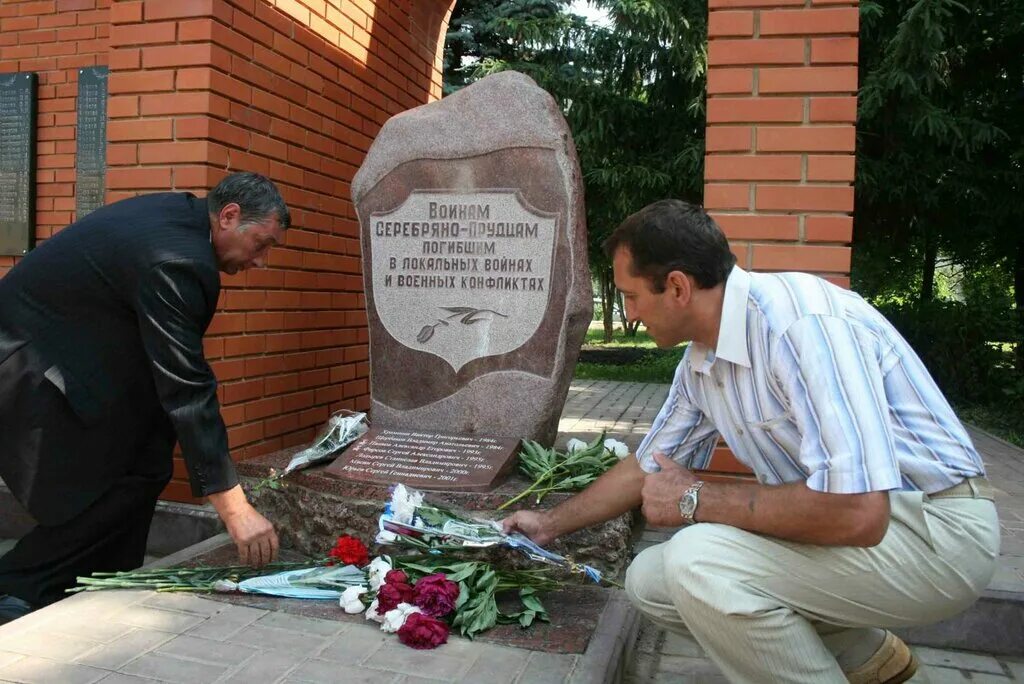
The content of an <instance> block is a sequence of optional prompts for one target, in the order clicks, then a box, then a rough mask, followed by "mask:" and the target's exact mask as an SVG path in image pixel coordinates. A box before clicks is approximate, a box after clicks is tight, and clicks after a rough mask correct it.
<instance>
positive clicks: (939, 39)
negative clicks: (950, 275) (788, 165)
mask: <svg viewBox="0 0 1024 684" xmlns="http://www.w3.org/2000/svg"><path fill="white" fill-rule="evenodd" d="M861 15H862V24H861V35H860V69H861V74H860V80H861V85H862V87H861V92H860V97H859V113H858V114H859V120H858V124H857V130H858V145H857V183H856V193H857V211H856V213H855V230H854V243H855V249H854V252H853V256H854V266H853V285H854V288H855V289H856V290H858V291H859V292H861V293H863V294H865V295H866V296H868V297H871V298H878V297H880V298H883V299H889V300H899V299H904V300H910V299H925V300H927V299H931V298H932V297H933V296H935V295H936V294H940V293H937V292H936V290H935V289H934V288H933V287H932V283H933V282H935V281H934V280H933V278H932V276H933V275H934V274H935V269H936V266H937V264H938V263H939V262H940V261H944V262H946V263H949V264H950V265H951V266H952V268H953V270H954V271H967V272H970V271H976V270H985V269H987V270H988V272H989V274H990V275H991V276H992V278H994V279H995V280H996V281H998V282H1000V283H1003V284H1005V283H1007V282H1010V281H1012V280H1013V279H1014V277H1015V274H1016V278H1017V282H1016V298H1017V308H1018V311H1020V310H1022V309H1024V307H1022V303H1024V292H1021V289H1022V288H1021V285H1022V283H1024V263H1022V260H1024V231H1022V230H1021V229H1020V226H1021V224H1022V222H1024V203H1021V202H1020V201H1019V199H1018V198H1019V197H1020V194H1021V191H1022V189H1024V171H1022V162H1024V117H1021V116H1020V112H1021V109H1022V107H1024V3H1021V2H1019V1H1018V0H978V1H977V2H972V3H963V4H962V3H960V2H956V1H954V0H893V1H892V2H885V3H881V2H875V1H870V2H863V3H861ZM992 267H996V268H998V269H999V270H1000V271H1001V274H996V273H993V272H992ZM974 280H975V281H977V280H978V279H977V278H975V279H974ZM1005 291H1006V290H1004V292H1005Z"/></svg>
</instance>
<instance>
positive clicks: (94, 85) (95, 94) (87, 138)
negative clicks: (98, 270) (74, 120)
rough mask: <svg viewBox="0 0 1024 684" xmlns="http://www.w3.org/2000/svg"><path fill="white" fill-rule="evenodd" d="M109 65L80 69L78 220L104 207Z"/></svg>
mask: <svg viewBox="0 0 1024 684" xmlns="http://www.w3.org/2000/svg"><path fill="white" fill-rule="evenodd" d="M109 74H110V70H109V69H108V68H107V67H86V68H84V69H79V70H78V127H77V128H76V131H75V136H76V139H77V141H78V147H77V151H76V154H75V219H76V220H78V219H81V218H82V217H83V216H85V215H86V214H88V213H89V212H91V211H93V210H94V209H99V208H100V207H102V206H103V204H104V202H103V200H104V191H105V189H106V183H105V179H106V175H107V77H108V76H109Z"/></svg>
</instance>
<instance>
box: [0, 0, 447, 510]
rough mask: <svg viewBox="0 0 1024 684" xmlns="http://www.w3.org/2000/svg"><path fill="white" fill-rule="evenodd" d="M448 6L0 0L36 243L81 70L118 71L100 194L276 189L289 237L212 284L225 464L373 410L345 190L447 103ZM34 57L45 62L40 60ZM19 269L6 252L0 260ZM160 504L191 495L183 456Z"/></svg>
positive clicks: (62, 204)
mask: <svg viewBox="0 0 1024 684" xmlns="http://www.w3.org/2000/svg"><path fill="white" fill-rule="evenodd" d="M97 3H100V4H102V11H98V10H97V9H96V5H97ZM452 4H453V3H452V2H451V1H450V0H436V1H435V2H423V1H421V0H415V2H414V1H413V0H397V1H394V2H386V3H379V5H378V4H375V3H373V2H370V1H369V0H301V1H300V0H275V1H271V0H230V1H229V0H173V1H171V0H120V1H117V2H114V3H113V5H112V6H111V5H110V3H109V0H51V1H49V2H9V0H3V5H2V6H0V21H3V22H4V23H3V24H0V28H2V29H3V33H2V37H3V47H2V48H0V49H2V50H3V52H0V69H2V70H4V71H17V70H35V71H39V72H42V73H40V83H41V89H40V106H39V111H40V115H41V120H40V131H39V141H40V143H39V145H40V150H39V174H40V175H39V177H40V190H39V213H38V218H39V222H40V228H39V233H40V236H41V237H42V238H45V237H46V236H48V235H50V234H51V233H52V232H53V231H54V230H57V229H59V228H61V227H63V226H64V225H66V224H67V223H70V222H71V221H72V220H73V218H74V217H73V215H72V214H73V210H74V185H73V184H74V153H75V141H74V123H75V95H76V93H77V89H76V84H75V83H74V82H73V78H74V76H75V75H76V73H77V72H76V71H75V69H77V68H78V67H79V66H83V65H86V64H106V65H108V66H109V67H110V71H111V75H110V80H109V94H110V99H109V101H108V117H109V121H108V128H107V136H108V173H107V199H108V201H114V200H117V199H121V198H123V197H127V196H132V195H135V194H139V193H146V192H155V191H161V190H168V189H173V190H189V191H193V192H196V193H197V194H200V195H202V194H205V193H206V191H207V190H208V189H209V188H211V187H212V186H213V185H214V184H216V182H217V181H218V180H220V179H221V178H223V177H224V175H225V174H227V173H230V172H234V171H257V172H260V173H263V174H266V175H268V176H269V177H270V178H272V179H273V180H274V181H275V182H276V183H277V184H278V186H279V187H280V188H281V189H282V191H283V194H284V196H285V200H286V201H287V202H288V204H289V206H290V208H291V210H292V224H293V227H292V228H291V229H290V230H289V231H288V233H287V238H286V242H285V245H284V246H282V247H278V248H276V249H274V250H272V251H271V253H270V256H269V263H268V267H267V268H266V269H261V270H258V271H252V272H249V273H245V274H239V275H236V276H225V277H224V278H223V285H224V287H223V290H222V295H221V302H220V310H219V312H218V314H217V316H216V317H215V318H214V321H213V323H212V324H211V327H210V330H209V332H208V335H207V338H206V342H205V347H206V355H207V358H208V359H209V360H210V362H211V365H212V366H213V368H214V371H215V372H216V374H217V377H218V379H219V380H220V397H221V401H222V405H223V415H224V419H225V422H226V423H227V425H228V434H229V440H230V444H231V448H232V455H233V456H234V457H235V458H236V459H244V458H249V457H252V456H255V455H259V454H262V453H265V452H268V451H274V450H277V449H280V448H283V447H288V446H292V445H296V444H302V443H305V442H308V441H309V440H310V439H311V438H312V436H313V433H314V431H315V429H316V428H317V427H318V426H320V425H322V424H323V423H324V421H325V420H326V418H327V417H328V415H329V414H330V412H332V411H335V410H337V409H339V408H356V409H363V408H367V407H368V405H369V388H368V375H369V365H368V362H367V359H368V349H367V329H366V312H365V301H364V298H363V295H362V289H363V287H362V275H361V271H360V267H361V266H360V260H359V232H358V223H357V221H356V215H355V211H354V209H353V207H352V204H351V201H350V199H349V184H350V182H351V180H352V176H353V175H354V174H355V171H356V169H357V168H358V166H359V164H360V163H361V162H362V159H363V157H364V155H365V154H366V151H367V150H368V149H369V146H370V143H371V142H372V140H373V138H374V136H375V135H376V133H377V131H378V130H379V129H380V126H381V125H382V124H383V123H384V121H386V120H387V119H388V118H389V117H390V116H392V115H393V114H396V113H398V112H400V111H403V110H405V109H409V108H411V107H414V106H417V105H419V104H422V103H424V102H427V101H429V100H430V99H435V98H437V97H439V96H440V92H441V74H440V55H441V47H443V46H442V45H441V44H439V38H441V37H442V36H443V35H444V30H445V28H446V25H447V18H448V16H449V15H450V12H451V5H452ZM108 7H109V10H108V9H107V8H108ZM30 17H37V18H35V19H33V18H30ZM44 21H46V22H68V23H67V25H68V26H73V27H76V28H78V27H81V29H80V32H79V33H74V34H65V33H59V31H60V29H54V30H50V31H49V32H45V33H38V31H39V30H40V29H44V28H47V27H46V26H45V24H43V22H44ZM8 22H13V23H8ZM60 25H61V26H63V25H64V24H63V23H62V24H60ZM85 27H88V30H89V31H91V40H92V42H88V41H86V39H85V33H86V29H85ZM79 35H81V36H83V37H81V38H78V37H73V36H79ZM108 36H109V40H108ZM32 40H35V41H36V42H35V43H30V42H29V41H32ZM58 40H59V41H60V42H59V44H58V42H57V41H58ZM69 41H71V42H69ZM74 41H78V42H77V43H76V42H74ZM27 45H32V46H37V47H32V48H31V49H27V48H25V47H23V46H27ZM10 46H17V47H10ZM9 49H10V50H17V51H14V52H10V53H8V50H9ZM54 51H57V52H54ZM44 55H45V56H46V59H47V60H49V61H46V62H41V61H36V60H38V59H39V58H40V57H43V56H44ZM61 55H67V56H65V57H62V56H61ZM62 59H65V60H67V63H66V64H62V63H61V60H62ZM45 70H50V71H45ZM51 169H52V171H51ZM0 259H2V257H0ZM12 264H13V261H12V260H8V261H6V262H4V261H0V269H3V270H6V269H8V268H9V267H10V266H11V265H12ZM165 498H171V499H177V500H189V496H188V487H187V480H186V473H185V470H184V467H183V464H182V463H181V461H180V459H176V462H175V480H174V481H173V482H172V483H171V485H170V486H169V487H168V490H167V491H166V492H165Z"/></svg>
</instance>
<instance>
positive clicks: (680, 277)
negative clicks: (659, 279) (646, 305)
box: [665, 271, 693, 306]
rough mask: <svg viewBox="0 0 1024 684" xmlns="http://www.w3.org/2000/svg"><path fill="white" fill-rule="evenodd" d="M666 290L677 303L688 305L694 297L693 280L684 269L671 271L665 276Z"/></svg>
mask: <svg viewBox="0 0 1024 684" xmlns="http://www.w3.org/2000/svg"><path fill="white" fill-rule="evenodd" d="M665 291H666V292H668V293H670V295H671V297H672V299H673V300H675V301H676V302H677V303H679V304H680V305H682V306H686V305H687V304H689V303H690V299H691V298H692V297H693V280H691V278H690V276H688V275H686V274H685V273H683V272H682V271H669V274H668V275H667V276H665Z"/></svg>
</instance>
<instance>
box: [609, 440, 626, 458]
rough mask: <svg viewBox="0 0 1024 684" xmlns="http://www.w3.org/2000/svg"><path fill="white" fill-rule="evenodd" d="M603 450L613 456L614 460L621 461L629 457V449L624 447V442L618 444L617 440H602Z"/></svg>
mask: <svg viewBox="0 0 1024 684" xmlns="http://www.w3.org/2000/svg"><path fill="white" fill-rule="evenodd" d="M604 448H605V449H607V450H608V451H610V452H612V453H613V454H615V457H616V458H620V459H621V458H626V456H629V447H628V446H626V444H625V442H620V441H619V440H617V439H606V440H604Z"/></svg>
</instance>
